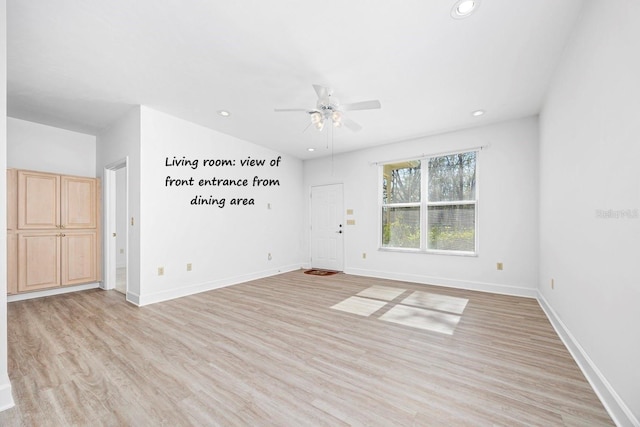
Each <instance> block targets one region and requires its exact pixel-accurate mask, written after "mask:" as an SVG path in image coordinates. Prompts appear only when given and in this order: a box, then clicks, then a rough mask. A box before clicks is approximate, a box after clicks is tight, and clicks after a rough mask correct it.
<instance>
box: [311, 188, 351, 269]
mask: <svg viewBox="0 0 640 427" xmlns="http://www.w3.org/2000/svg"><path fill="white" fill-rule="evenodd" d="M343 204H344V201H343V192H342V184H331V185H320V186H317V187H311V239H310V240H311V265H312V267H314V268H320V269H325V270H335V271H342V270H343V269H344V243H343V240H344V215H343Z"/></svg>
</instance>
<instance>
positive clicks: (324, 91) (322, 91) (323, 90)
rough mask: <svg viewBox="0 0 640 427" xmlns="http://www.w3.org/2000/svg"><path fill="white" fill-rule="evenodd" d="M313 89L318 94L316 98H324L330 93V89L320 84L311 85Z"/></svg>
mask: <svg viewBox="0 0 640 427" xmlns="http://www.w3.org/2000/svg"><path fill="white" fill-rule="evenodd" d="M313 89H314V90H315V91H316V95H318V99H325V98H326V97H328V96H330V95H331V89H329V88H327V87H324V86H320V85H313Z"/></svg>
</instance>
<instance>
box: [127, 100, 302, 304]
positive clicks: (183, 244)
mask: <svg viewBox="0 0 640 427" xmlns="http://www.w3.org/2000/svg"><path fill="white" fill-rule="evenodd" d="M141 132H142V138H141V141H142V142H141V159H142V163H141V172H142V175H141V176H142V179H141V182H140V186H141V192H140V195H141V220H140V226H141V247H142V249H143V250H142V252H141V264H140V265H141V276H140V280H141V283H142V287H141V294H140V296H141V304H147V303H151V302H156V301H161V300H165V299H169V298H175V297H178V296H182V295H188V294H192V293H196V292H201V291H205V290H209V289H214V288H216V287H220V286H225V285H229V284H233V283H238V282H242V281H246V280H250V279H253V278H257V277H263V276H268V275H272V274H276V273H278V272H280V271H288V270H292V269H297V268H300V266H301V258H302V257H301V255H300V253H301V242H300V230H301V227H302V219H301V218H302V205H303V201H302V200H303V199H302V193H303V191H302V162H301V161H300V160H298V159H295V158H292V157H289V156H285V155H281V154H279V153H277V152H275V151H272V150H269V149H266V148H263V147H260V146H258V145H255V144H252V143H249V142H245V141H242V140H239V139H237V138H233V137H231V136H228V135H225V134H222V133H219V132H216V131H213V130H211V129H207V128H204V127H201V126H198V125H195V124H193V123H190V122H187V121H184V120H180V119H178V118H175V117H172V116H169V115H167V114H164V113H160V112H158V111H155V110H152V109H150V108H146V107H142V122H141ZM173 156H176V157H177V158H179V159H180V158H182V156H186V158H187V159H198V160H199V166H198V168H197V169H191V168H190V167H167V166H166V158H167V157H169V159H170V161H172V160H173ZM247 157H251V158H253V159H265V160H267V162H269V161H270V160H274V159H277V158H278V157H281V162H280V166H279V167H270V166H266V167H259V168H243V167H241V166H240V165H239V162H240V160H241V159H245V158H247ZM202 159H230V160H235V161H236V162H237V164H236V166H234V167H225V168H216V167H204V166H203V165H202ZM167 176H171V177H173V178H185V179H188V178H190V177H194V179H195V180H198V179H200V178H213V177H219V178H247V179H249V187H246V188H229V187H206V188H200V187H198V186H197V185H196V186H194V187H167V186H165V180H166V177H167ZM254 176H259V177H260V178H271V179H278V180H279V181H280V185H279V186H273V187H260V188H254V187H251V185H252V180H253V177H254ZM196 195H202V196H204V197H209V196H210V195H213V196H215V197H216V198H222V197H224V198H225V199H226V200H225V202H226V204H225V207H224V208H220V207H218V206H211V205H198V206H193V205H191V204H190V201H191V199H192V198H193V197H194V196H196ZM232 197H242V198H245V197H246V198H253V199H254V200H255V205H254V206H231V205H230V198H232ZM268 204H270V206H271V209H268ZM268 253H271V258H272V259H271V260H269V259H268ZM187 263H191V264H192V266H193V270H192V271H187V270H186V264H187ZM159 267H163V268H164V275H163V276H159V275H158V268H159Z"/></svg>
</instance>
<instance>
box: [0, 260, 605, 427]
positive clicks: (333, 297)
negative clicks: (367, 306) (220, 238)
mask: <svg viewBox="0 0 640 427" xmlns="http://www.w3.org/2000/svg"><path fill="white" fill-rule="evenodd" d="M374 285H378V286H386V287H397V288H400V289H403V290H406V291H405V292H404V293H403V294H401V295H400V296H398V297H397V298H396V299H394V300H393V301H392V302H391V303H389V304H386V305H385V306H384V307H382V308H381V309H380V310H378V311H377V312H375V313H373V314H372V315H371V316H361V315H356V314H350V313H346V312H342V311H338V310H335V309H331V308H330V307H332V306H334V305H336V304H337V303H339V302H341V301H343V300H345V299H347V298H349V297H351V296H354V295H356V294H357V293H359V292H361V291H363V290H365V289H368V288H370V287H371V286H374ZM416 290H419V291H426V292H432V293H436V294H439V295H449V296H454V297H459V298H466V299H468V300H469V301H468V304H467V305H466V307H465V308H464V311H463V312H462V315H461V319H460V320H459V322H458V323H457V325H456V326H455V330H454V332H453V334H452V335H449V334H443V333H438V332H430V331H427V330H423V329H417V328H412V327H408V326H403V325H400V324H396V323H391V322H385V321H384V320H382V319H380V316H382V315H384V313H385V311H388V310H389V309H391V308H392V306H393V305H394V304H395V303H396V302H399V301H400V300H402V299H403V298H405V297H406V295H409V294H410V293H411V291H416ZM8 322H9V323H8V325H9V327H8V329H9V374H10V377H11V382H12V385H13V394H14V398H15V400H16V404H17V406H16V407H15V408H12V409H10V410H7V411H4V412H2V413H0V425H2V426H14V425H15V426H18V425H29V426H31V425H32V426H64V425H80V426H85V425H86V426H98V425H106V426H129V425H130V426H160V425H168V426H182V425H203V426H204V425H206V426H210V425H211V426H215V425H220V426H263V425H269V426H271V425H274V426H345V425H368V426H460V425H473V426H493V425H498V426H518V425H527V426H531V425H539V426H562V425H568V426H588V425H597V426H603V425H612V424H613V423H612V421H611V419H610V418H609V416H608V415H607V413H606V411H605V410H604V408H603V406H602V404H601V403H600V402H599V400H598V398H597V397H596V395H595V393H594V392H593V390H592V389H591V388H590V386H589V384H588V383H587V381H586V380H585V378H584V376H583V375H582V373H581V372H580V370H579V369H578V367H577V365H576V364H575V362H574V361H573V359H572V358H571V356H570V355H569V353H568V352H567V350H566V349H565V347H564V346H563V344H562V342H561V341H560V339H559V338H558V336H557V335H556V334H555V332H554V330H553V328H552V327H551V325H550V324H549V322H548V320H547V319H546V317H545V315H544V314H543V312H542V310H541V309H540V307H539V306H538V303H537V302H536V301H535V300H533V299H525V298H516V297H509V296H500V295H491V294H485V293H480V292H471V291H461V290H454V289H447V288H437V287H430V286H424V285H416V284H409V283H403V282H393V281H388V280H380V279H372V278H365V277H357V276H349V275H345V274H338V275H335V276H329V277H316V276H311V275H306V274H303V273H302V272H301V271H296V272H291V273H286V274H282V275H278V276H275V277H271V278H267V279H261V280H256V281H253V282H249V283H245V284H240V285H236V286H231V287H228V288H223V289H219V290H215V291H211V292H207V293H202V294H198V295H194V296H190V297H186V298H181V299H178V300H173V301H169V302H165V303H159V304H155V305H151V306H147V307H142V308H137V307H134V306H132V305H130V304H128V303H126V302H125V301H124V299H123V296H122V295H121V294H119V293H117V292H114V291H108V292H105V291H100V290H90V291H85V292H79V293H75V294H68V295H60V296H54V297H47V298H41V299H37V300H30V301H21V302H14V303H11V304H9V310H8Z"/></svg>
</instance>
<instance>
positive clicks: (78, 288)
mask: <svg viewBox="0 0 640 427" xmlns="http://www.w3.org/2000/svg"><path fill="white" fill-rule="evenodd" d="M98 287H100V283H98V282H95V283H87V284H85V285H76V286H65V287H63V288H55V289H46V290H43V291H34V292H27V293H24V294H16V295H8V296H7V302H14V301H24V300H27V299H34V298H42V297H50V296H52V295H60V294H67V293H69V292H77V291H86V290H88V289H96V288H98Z"/></svg>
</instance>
